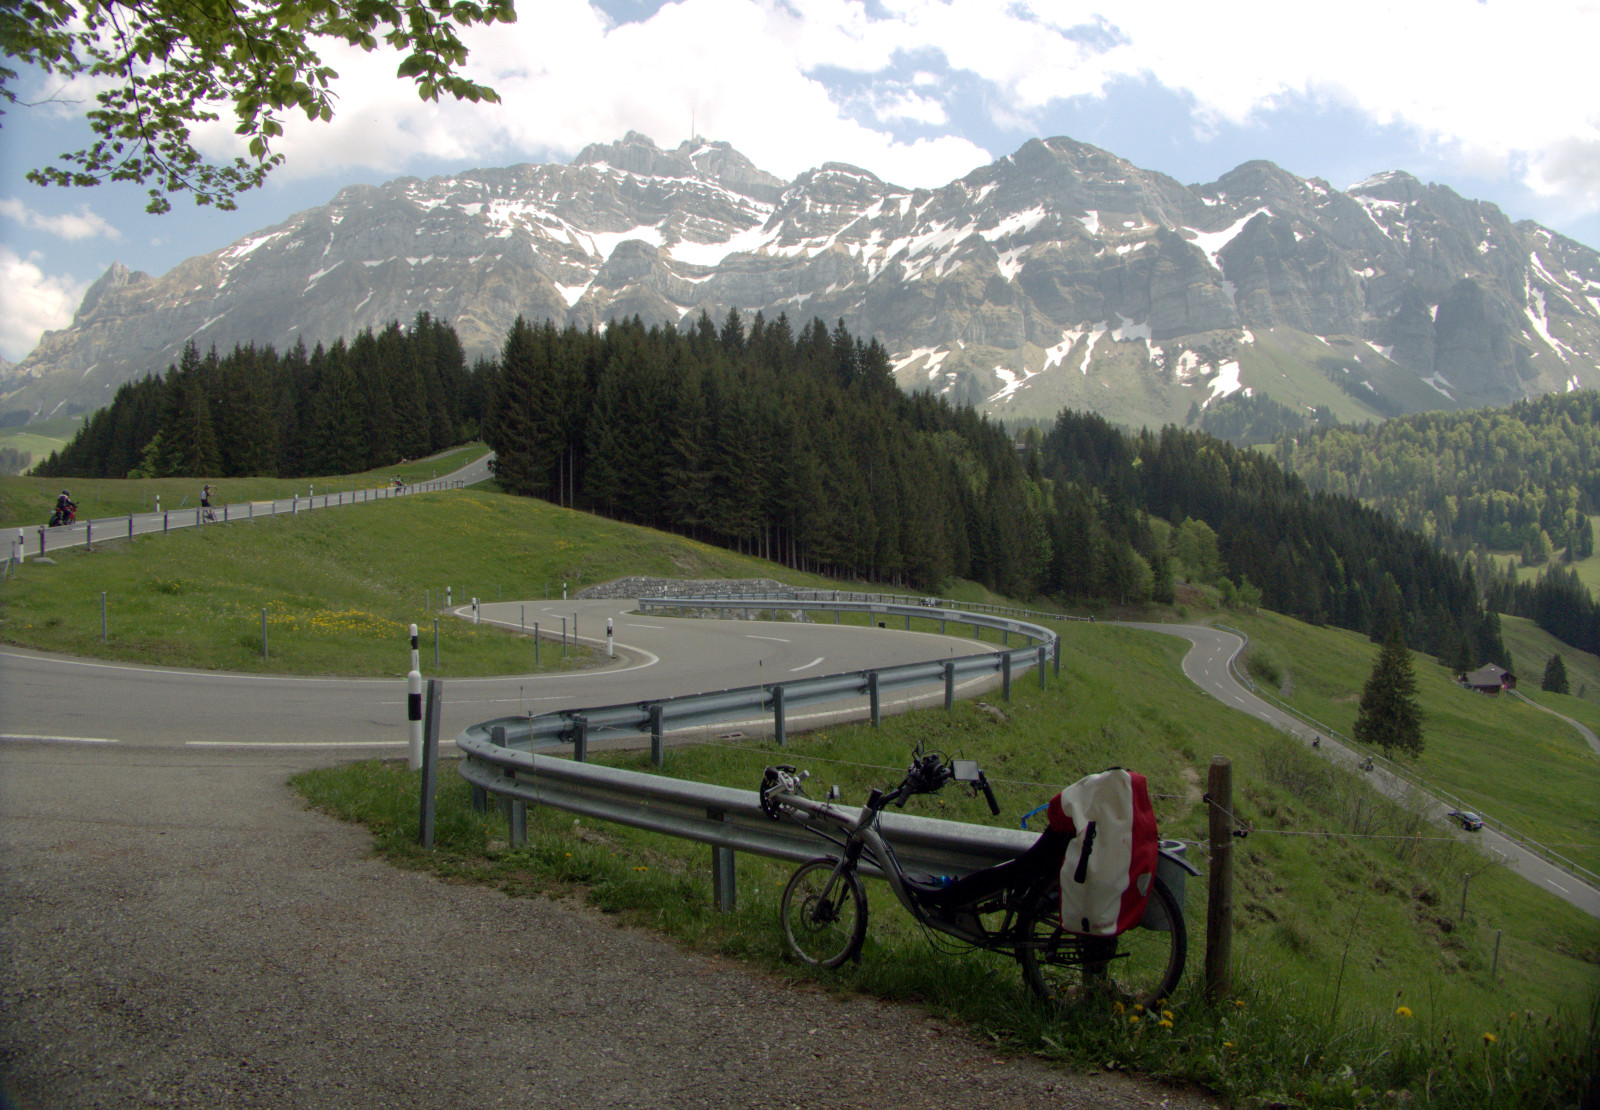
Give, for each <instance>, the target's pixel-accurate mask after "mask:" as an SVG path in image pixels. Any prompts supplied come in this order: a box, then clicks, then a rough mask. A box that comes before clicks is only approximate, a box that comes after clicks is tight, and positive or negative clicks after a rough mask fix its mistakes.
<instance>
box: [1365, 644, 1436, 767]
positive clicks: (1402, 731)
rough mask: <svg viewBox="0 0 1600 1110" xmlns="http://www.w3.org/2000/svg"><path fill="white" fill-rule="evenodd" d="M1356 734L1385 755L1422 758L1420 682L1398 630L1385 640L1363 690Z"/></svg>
mask: <svg viewBox="0 0 1600 1110" xmlns="http://www.w3.org/2000/svg"><path fill="white" fill-rule="evenodd" d="M1354 731H1355V736H1356V739H1357V740H1359V741H1361V742H1362V743H1363V744H1373V745H1376V746H1377V747H1380V748H1382V749H1383V750H1384V753H1385V754H1388V753H1389V752H1390V751H1392V750H1394V749H1395V748H1398V749H1400V751H1402V752H1407V753H1409V754H1410V755H1412V756H1420V755H1421V754H1422V745H1423V739H1422V709H1421V707H1420V706H1418V705H1417V679H1416V676H1415V675H1414V674H1413V673H1412V670H1411V651H1410V649H1408V648H1407V647H1406V642H1405V638H1404V636H1403V635H1402V634H1401V632H1400V629H1399V627H1398V626H1394V627H1392V628H1391V631H1390V632H1389V635H1388V636H1387V637H1386V638H1385V639H1384V641H1383V647H1382V648H1381V649H1380V650H1379V652H1378V661H1377V662H1376V663H1375V664H1374V665H1373V667H1372V674H1371V675H1370V676H1368V678H1367V683H1366V685H1365V686H1363V687H1362V689H1361V707H1360V709H1359V710H1358V711H1357V713H1356V725H1355V730H1354Z"/></svg>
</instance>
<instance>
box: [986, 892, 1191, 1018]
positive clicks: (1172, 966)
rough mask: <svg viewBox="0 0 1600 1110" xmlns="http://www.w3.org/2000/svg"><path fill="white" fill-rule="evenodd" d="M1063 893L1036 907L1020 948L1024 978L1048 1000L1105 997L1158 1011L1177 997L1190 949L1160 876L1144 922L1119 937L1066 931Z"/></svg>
mask: <svg viewBox="0 0 1600 1110" xmlns="http://www.w3.org/2000/svg"><path fill="white" fill-rule="evenodd" d="M1060 902H1061V892H1060V891H1059V890H1055V889H1052V890H1050V891H1049V892H1048V893H1046V894H1045V895H1044V897H1042V898H1041V899H1040V900H1039V901H1038V902H1037V903H1035V904H1034V907H1033V909H1032V911H1031V912H1030V914H1029V919H1028V920H1027V921H1026V922H1025V923H1024V925H1023V931H1024V935H1025V937H1026V938H1027V939H1026V940H1025V941H1024V942H1023V943H1022V944H1021V945H1019V946H1018V948H1017V962H1018V963H1020V964H1021V965H1022V977H1023V979H1024V980H1025V981H1026V982H1027V984H1028V986H1029V987H1030V988H1032V990H1033V993H1034V994H1036V995H1038V996H1039V997H1040V998H1042V999H1044V1000H1045V1001H1047V1002H1051V1003H1055V1004H1060V1005H1068V1004H1071V1003H1074V1002H1077V1001H1080V1000H1082V999H1084V998H1088V997H1091V996H1094V995H1100V996H1103V997H1106V998H1109V999H1111V1000H1113V1001H1117V1002H1121V1003H1123V1004H1124V1005H1127V1006H1132V1005H1134V1004H1138V1005H1142V1006H1145V1007H1147V1008H1150V1007H1153V1006H1154V1005H1155V1004H1156V1003H1157V1002H1159V1001H1161V1000H1163V999H1166V998H1170V997H1172V992H1173V991H1174V990H1176V989H1177V986H1178V980H1179V979H1181V978H1182V977H1183V964H1184V959H1185V957H1186V956H1187V954H1188V950H1189V934H1188V928H1187V926H1186V925H1185V924H1184V920H1183V907H1181V906H1180V905H1178V900H1177V899H1176V898H1174V897H1173V895H1172V891H1170V890H1168V889H1167V884H1166V883H1164V882H1162V881H1161V879H1160V878H1159V877H1157V878H1156V879H1155V881H1154V883H1153V885H1152V886H1151V889H1150V902H1151V906H1150V908H1149V910H1147V911H1146V913H1145V921H1146V922H1149V923H1150V924H1153V925H1158V926H1159V928H1147V927H1146V926H1145V925H1143V924H1141V925H1136V926H1134V927H1133V928H1132V929H1129V930H1128V931H1127V932H1125V933H1122V934H1120V935H1118V936H1114V937H1083V936H1077V935H1075V934H1073V933H1069V932H1067V931H1066V930H1064V929H1062V928H1061V908H1060Z"/></svg>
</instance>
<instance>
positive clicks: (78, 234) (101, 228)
mask: <svg viewBox="0 0 1600 1110" xmlns="http://www.w3.org/2000/svg"><path fill="white" fill-rule="evenodd" d="M0 216H4V217H5V218H6V219H8V220H11V221H13V222H15V223H19V224H21V225H22V226H23V227H30V228H34V229H36V230H39V231H44V232H48V233H49V234H51V235H57V236H60V237H61V238H63V239H93V238H95V237H96V236H104V237H105V238H107V239H121V238H122V233H121V232H120V231H118V230H117V229H116V228H114V227H112V226H111V225H110V224H109V223H107V222H106V221H105V220H104V219H103V218H101V217H100V216H97V215H96V214H95V213H93V212H91V211H90V210H89V206H88V205H87V204H80V205H78V210H77V212H75V213H74V212H67V213H63V214H61V215H57V216H47V215H45V214H44V213H42V212H36V211H34V210H33V209H32V208H29V207H28V206H27V205H26V204H24V203H23V202H22V201H20V200H18V199H17V198H15V197H6V198H4V199H0Z"/></svg>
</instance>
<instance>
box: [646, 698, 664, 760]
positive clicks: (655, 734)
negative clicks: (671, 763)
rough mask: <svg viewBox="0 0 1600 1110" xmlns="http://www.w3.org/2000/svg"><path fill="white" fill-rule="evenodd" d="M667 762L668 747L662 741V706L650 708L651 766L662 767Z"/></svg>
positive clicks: (658, 704)
mask: <svg viewBox="0 0 1600 1110" xmlns="http://www.w3.org/2000/svg"><path fill="white" fill-rule="evenodd" d="M666 761H667V752H666V746H665V745H664V744H663V743H662V739H661V705H660V703H659V702H658V703H657V704H655V705H652V706H651V707H650V765H651V766H652V767H660V766H661V765H662V764H664V763H665V762H666Z"/></svg>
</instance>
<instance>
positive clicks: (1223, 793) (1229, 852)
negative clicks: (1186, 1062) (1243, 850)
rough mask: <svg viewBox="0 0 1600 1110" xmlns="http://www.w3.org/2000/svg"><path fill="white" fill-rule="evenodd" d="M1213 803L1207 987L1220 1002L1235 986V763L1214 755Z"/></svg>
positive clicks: (1209, 790)
mask: <svg viewBox="0 0 1600 1110" xmlns="http://www.w3.org/2000/svg"><path fill="white" fill-rule="evenodd" d="M1206 788H1207V792H1206V796H1207V798H1208V799H1209V801H1210V805H1211V846H1210V853H1211V875H1210V882H1209V888H1208V895H1207V899H1206V987H1205V995H1206V1000H1207V1001H1208V1002H1212V1003H1216V1002H1220V1001H1221V1000H1222V999H1224V998H1226V997H1227V996H1228V993H1229V992H1230V990H1231V989H1232V986H1233V984H1232V975H1231V973H1230V968H1229V963H1230V961H1231V959H1232V955H1233V764H1232V763H1230V762H1229V761H1228V760H1227V759H1226V758H1225V757H1223V756H1220V755H1217V756H1212V757H1211V774H1210V777H1209V780H1208V782H1207V783H1206Z"/></svg>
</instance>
